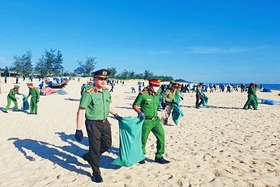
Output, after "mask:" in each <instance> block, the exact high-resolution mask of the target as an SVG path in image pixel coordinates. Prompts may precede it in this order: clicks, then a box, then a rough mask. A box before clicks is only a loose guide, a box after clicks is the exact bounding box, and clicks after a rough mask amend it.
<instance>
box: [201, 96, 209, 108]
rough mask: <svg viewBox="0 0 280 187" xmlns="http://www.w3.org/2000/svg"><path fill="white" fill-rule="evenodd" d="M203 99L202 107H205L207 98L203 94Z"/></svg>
mask: <svg viewBox="0 0 280 187" xmlns="http://www.w3.org/2000/svg"><path fill="white" fill-rule="evenodd" d="M203 98H204V100H203V103H202V105H203V106H207V104H208V97H207V96H206V95H205V94H204V93H203Z"/></svg>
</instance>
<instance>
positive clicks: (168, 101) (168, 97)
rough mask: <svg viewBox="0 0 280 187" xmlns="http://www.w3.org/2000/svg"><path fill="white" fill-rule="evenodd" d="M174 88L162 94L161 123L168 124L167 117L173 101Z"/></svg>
mask: <svg viewBox="0 0 280 187" xmlns="http://www.w3.org/2000/svg"><path fill="white" fill-rule="evenodd" d="M175 96H176V90H172V89H168V90H166V91H165V92H164V94H163V96H162V102H163V103H165V109H164V121H163V124H164V125H167V124H168V118H169V116H170V114H171V111H172V108H173V103H174V102H175Z"/></svg>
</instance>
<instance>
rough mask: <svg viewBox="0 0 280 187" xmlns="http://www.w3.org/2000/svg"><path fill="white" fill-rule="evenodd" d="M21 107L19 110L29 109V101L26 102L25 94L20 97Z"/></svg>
mask: <svg viewBox="0 0 280 187" xmlns="http://www.w3.org/2000/svg"><path fill="white" fill-rule="evenodd" d="M22 102H23V103H22V107H21V110H29V103H28V100H27V98H26V95H23V97H22Z"/></svg>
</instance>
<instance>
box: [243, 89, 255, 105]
mask: <svg viewBox="0 0 280 187" xmlns="http://www.w3.org/2000/svg"><path fill="white" fill-rule="evenodd" d="M256 91H257V89H256V88H255V87H252V86H250V87H249V89H248V99H247V102H246V103H245V105H244V107H243V109H248V107H249V106H250V105H252V106H253V108H254V109H255V110H256V109H258V102H257V100H256V97H257V94H256Z"/></svg>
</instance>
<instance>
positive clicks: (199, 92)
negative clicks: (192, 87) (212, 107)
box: [195, 86, 204, 108]
mask: <svg viewBox="0 0 280 187" xmlns="http://www.w3.org/2000/svg"><path fill="white" fill-rule="evenodd" d="M195 97H196V101H195V107H196V108H199V107H200V105H202V104H203V102H204V97H203V93H202V88H201V87H199V86H197V87H196V94H195Z"/></svg>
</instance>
